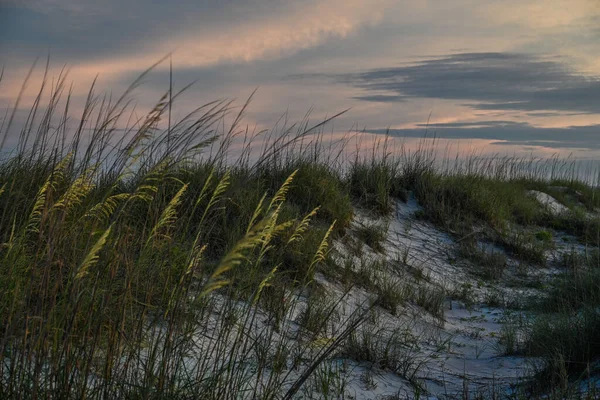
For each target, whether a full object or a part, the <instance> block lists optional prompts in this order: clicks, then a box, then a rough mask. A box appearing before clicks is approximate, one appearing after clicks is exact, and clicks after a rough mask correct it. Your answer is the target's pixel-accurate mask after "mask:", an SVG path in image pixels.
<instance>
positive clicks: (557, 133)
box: [367, 121, 600, 149]
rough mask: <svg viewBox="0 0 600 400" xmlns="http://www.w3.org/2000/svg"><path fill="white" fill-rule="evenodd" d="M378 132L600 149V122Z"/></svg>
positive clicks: (478, 124)
mask: <svg viewBox="0 0 600 400" xmlns="http://www.w3.org/2000/svg"><path fill="white" fill-rule="evenodd" d="M367 132H369V133H375V134H387V133H389V134H391V135H393V136H400V137H422V136H424V135H425V134H427V135H428V136H430V137H431V136H435V137H438V138H443V139H487V140H497V141H502V142H503V143H504V144H512V145H519V146H527V145H530V146H543V147H552V148H556V149H559V148H587V149H600V124H598V125H586V126H569V127H564V128H539V127H535V126H533V125H531V124H528V123H524V122H515V121H478V122H472V121H467V122H451V123H437V124H435V123H434V124H419V125H418V128H415V129H391V130H388V129H372V130H367Z"/></svg>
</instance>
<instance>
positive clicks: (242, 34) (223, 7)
mask: <svg viewBox="0 0 600 400" xmlns="http://www.w3.org/2000/svg"><path fill="white" fill-rule="evenodd" d="M169 53H172V62H173V68H174V82H175V86H176V87H183V86H184V85H186V84H188V83H190V82H192V81H196V83H195V84H194V86H193V87H192V88H191V89H190V90H189V91H188V92H187V94H186V95H185V96H184V97H182V99H181V100H179V103H178V105H179V107H180V109H181V112H182V113H183V111H184V110H186V109H190V108H191V107H192V106H198V105H200V104H202V103H205V102H207V101H210V100H215V99H220V98H236V99H238V102H239V103H243V101H244V100H245V99H246V98H247V96H249V95H250V93H251V92H252V91H253V90H254V89H255V88H257V87H258V92H257V94H256V96H255V98H254V99H253V101H252V103H251V107H250V110H249V112H248V114H247V117H246V120H245V121H246V123H247V124H249V125H257V126H258V127H268V126H270V125H272V124H273V123H274V122H275V121H276V120H277V118H278V117H279V116H280V115H281V114H282V113H284V112H285V111H286V110H288V111H289V114H290V118H291V119H300V118H301V117H302V116H303V115H304V114H305V113H306V111H307V110H308V109H310V108H312V109H313V110H314V111H313V112H312V114H311V115H312V120H314V121H318V120H319V119H322V118H324V117H325V116H327V115H332V114H335V113H336V112H338V111H341V110H343V109H346V108H351V111H350V112H348V113H347V114H345V115H344V116H343V117H341V118H339V119H338V120H337V121H336V122H335V127H334V128H332V129H335V130H336V131H337V130H339V131H343V130H348V129H351V128H352V127H355V128H356V127H357V128H358V129H363V128H364V129H365V130H366V132H368V133H372V134H380V133H384V132H385V131H386V129H387V128H391V132H392V134H393V135H398V136H406V137H420V136H422V135H423V134H424V131H425V127H427V126H428V129H429V132H430V133H433V132H434V133H435V135H436V136H438V137H440V138H448V139H461V140H466V141H471V142H472V143H479V144H481V145H484V146H487V147H488V148H489V149H493V151H501V152H511V151H519V152H523V151H535V152H537V153H540V154H551V153H553V152H559V153H561V154H568V153H573V155H574V156H580V157H587V158H599V156H600V0H568V1H567V0H421V1H404V0H172V1H165V0H161V1H158V0H102V1H99V0H0V66H3V67H4V78H3V80H2V82H1V83H0V110H1V111H2V113H1V115H4V109H5V108H6V107H8V106H10V105H11V104H12V103H13V102H14V100H15V98H16V96H17V94H18V91H19V89H20V87H21V84H22V82H23V78H24V76H25V74H26V72H27V70H28V69H29V67H30V66H31V65H32V63H33V61H34V60H35V59H36V57H40V59H42V60H45V58H46V56H47V55H48V54H50V58H51V67H52V74H53V75H54V76H57V75H58V72H59V71H60V69H61V68H62V67H63V66H64V65H67V66H68V67H69V68H70V72H69V80H71V81H73V82H74V89H73V94H74V97H75V98H76V99H83V98H84V97H85V95H86V93H87V90H88V86H89V84H90V83H91V81H92V80H93V78H94V77H95V76H96V74H99V88H100V89H101V90H103V91H104V90H105V91H112V92H114V93H118V92H119V91H122V90H124V88H125V87H126V86H127V85H128V84H129V83H130V82H131V81H132V80H133V79H135V77H136V75H138V74H139V73H140V72H142V71H143V70H144V69H146V68H147V67H148V66H150V65H152V64H153V63H154V62H156V61H157V60H159V59H161V58H162V57H164V56H165V55H166V54H169ZM44 63H45V61H43V62H40V65H41V64H44ZM168 70H169V63H168V62H165V63H162V64H161V65H159V66H158V67H157V69H156V71H154V72H153V73H152V75H151V76H150V77H149V78H148V80H147V82H146V83H145V84H144V85H143V86H142V87H141V88H140V89H138V91H137V97H136V98H137V100H138V102H139V103H140V106H141V107H143V106H149V105H150V104H152V103H153V102H155V101H156V100H157V99H158V98H159V97H160V95H161V94H162V93H164V92H165V90H166V89H167V88H168V78H169V73H168ZM36 71H37V72H36V75H35V76H34V78H35V79H40V78H41V74H42V72H43V68H42V67H40V68H38V69H37V70H36ZM35 79H34V80H33V81H32V83H31V85H30V86H31V88H34V87H35ZM33 92H34V91H33V89H31V90H29V91H28V92H27V93H26V96H25V98H24V101H23V102H22V104H21V107H22V108H23V109H24V110H25V109H26V108H27V106H28V105H31V103H32V101H33ZM74 103H76V102H74ZM76 107H77V106H76V105H75V106H74V108H75V109H76ZM428 121H429V123H428Z"/></svg>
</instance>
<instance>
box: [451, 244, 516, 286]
mask: <svg viewBox="0 0 600 400" xmlns="http://www.w3.org/2000/svg"><path fill="white" fill-rule="evenodd" d="M458 254H459V256H460V257H462V258H464V259H467V260H469V261H471V262H473V263H474V264H475V273H476V274H477V275H479V276H481V277H482V278H484V279H499V278H501V277H502V275H503V274H504V270H505V269H506V264H507V258H506V255H505V254H504V253H502V252H500V251H496V250H493V249H491V250H486V249H485V248H482V247H481V246H478V245H477V243H476V242H473V241H468V240H465V241H462V242H460V243H459V247H458Z"/></svg>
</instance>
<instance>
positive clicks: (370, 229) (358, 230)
mask: <svg viewBox="0 0 600 400" xmlns="http://www.w3.org/2000/svg"><path fill="white" fill-rule="evenodd" d="M387 230H388V228H387V226H386V225H385V224H383V223H378V222H374V223H366V224H363V225H360V226H357V227H355V228H354V234H355V235H356V237H357V239H358V240H360V241H361V242H362V243H365V244H366V245H367V246H369V247H370V248H371V249H373V250H374V251H376V252H378V253H381V252H383V251H384V244H385V241H386V235H387Z"/></svg>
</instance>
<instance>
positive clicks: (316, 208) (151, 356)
mask: <svg viewBox="0 0 600 400" xmlns="http://www.w3.org/2000/svg"><path fill="white" fill-rule="evenodd" d="M142 78H143V76H142V77H140V79H142ZM139 81H140V80H136V81H135V82H134V84H133V85H132V87H130V88H129V89H128V90H127V91H126V92H125V94H124V95H123V96H122V97H121V98H119V99H117V100H116V101H111V100H109V99H108V98H100V97H98V96H96V95H95V94H94V92H93V87H92V89H91V90H90V93H89V96H88V99H87V102H86V103H85V104H84V107H83V109H84V111H83V115H82V116H81V121H82V122H81V123H80V124H79V125H78V126H77V127H75V128H73V129H69V127H68V123H67V122H68V121H69V115H68V107H65V108H64V111H60V109H59V106H58V104H60V101H61V96H62V94H63V93H64V92H65V76H61V77H60V79H59V80H58V83H57V85H55V86H53V88H52V92H51V93H50V97H51V99H52V100H51V103H50V104H49V105H48V106H47V107H45V108H43V109H42V107H41V106H40V103H39V102H36V103H35V104H34V106H33V109H32V111H31V113H30V114H29V117H28V118H29V119H28V120H27V121H26V122H25V124H24V126H23V127H21V128H19V129H20V130H21V133H20V135H19V136H18V142H17V144H16V145H15V146H14V148H11V149H8V150H10V151H9V152H8V153H7V154H5V155H3V158H2V160H0V246H1V250H0V287H1V288H2V291H1V295H0V319H1V320H2V321H3V324H2V326H1V327H0V397H2V398H148V397H153V398H190V397H196V398H206V399H211V398H212V399H224V398H237V397H238V395H239V394H240V393H244V395H243V396H244V397H247V398H259V397H260V398H274V397H277V398H280V397H283V398H289V397H291V396H293V395H294V393H296V392H298V391H299V390H300V388H301V387H302V385H303V384H304V382H306V381H307V380H308V378H309V377H310V376H311V374H313V372H314V371H315V370H316V369H317V367H318V365H320V363H322V362H323V361H324V360H325V359H326V358H327V357H328V355H330V354H331V353H332V352H333V350H334V349H335V348H337V347H339V346H340V345H341V343H342V342H343V340H344V339H345V338H346V337H347V336H348V335H349V334H350V333H351V332H352V331H353V330H354V329H356V327H357V326H358V325H360V323H361V321H362V319H363V318H364V311H362V310H358V311H357V313H355V314H353V315H352V316H350V317H348V318H349V319H348V320H347V321H341V322H340V323H339V324H332V322H331V321H330V320H333V319H334V318H335V316H334V314H333V313H326V314H321V315H320V316H319V317H318V320H319V323H323V324H330V325H331V326H333V328H331V329H333V330H334V331H333V332H330V334H331V335H333V336H335V338H336V340H334V341H332V342H327V343H326V344H325V345H323V346H320V347H318V348H316V349H315V348H314V346H312V345H311V343H310V341H305V340H291V339H290V338H291V337H293V335H292V334H291V333H290V330H291V329H292V325H293V324H292V321H291V320H290V313H292V311H293V310H294V309H295V308H297V307H298V305H299V304H300V303H301V302H302V301H303V300H302V296H301V294H302V292H303V291H304V290H305V289H306V287H309V286H311V285H314V284H313V282H312V277H313V276H314V273H315V271H317V270H318V269H319V268H322V267H323V266H324V265H325V262H326V260H327V257H328V246H329V241H330V239H331V238H332V237H333V236H334V235H338V234H339V232H343V230H344V228H345V227H346V226H347V225H348V223H349V221H350V219H351V217H352V207H351V203H350V198H349V194H348V193H347V191H346V190H345V185H344V182H343V179H342V178H341V177H340V176H339V175H338V173H337V172H336V170H335V169H334V168H333V167H332V165H328V164H326V163H318V162H310V161H309V158H307V157H308V156H307V154H306V153H305V152H299V153H294V152H293V151H291V150H290V148H291V147H292V146H293V144H294V143H296V141H300V140H301V139H302V138H303V137H304V136H306V135H307V134H309V133H312V132H313V131H314V129H311V128H308V127H305V128H303V129H301V130H300V131H299V132H298V133H297V136H293V137H292V135H293V134H292V133H290V132H291V131H286V132H283V134H282V135H281V136H280V138H281V140H283V142H282V143H281V144H280V145H278V144H275V145H272V146H270V147H268V148H266V149H265V150H264V151H263V153H262V155H261V156H260V157H259V158H258V160H257V161H255V162H253V163H250V162H249V161H248V159H247V158H246V155H247V152H248V151H249V150H248V149H249V147H246V148H245V149H244V150H243V152H242V155H241V156H240V157H239V158H238V159H237V161H235V162H233V163H229V164H228V163H227V162H225V160H226V158H227V157H226V155H227V152H228V150H227V149H228V146H229V144H230V143H231V142H232V141H233V140H234V138H236V137H238V136H239V135H240V134H242V133H243V132H244V131H243V130H240V129H239V128H238V124H239V121H240V119H241V116H242V114H243V111H244V109H245V106H244V107H243V108H242V110H241V111H240V112H239V113H238V114H237V117H236V118H235V119H234V122H233V124H232V126H231V127H230V128H229V129H228V130H225V131H223V132H221V131H219V129H218V127H219V126H224V125H225V124H224V120H223V118H224V116H225V115H227V114H229V113H230V112H231V111H232V109H231V105H230V103H226V102H213V103H209V104H207V105H204V106H202V107H200V108H198V109H197V110H195V111H194V112H192V113H191V114H189V115H187V116H186V117H184V119H182V120H181V121H173V123H171V121H170V118H166V116H167V114H170V110H171V107H172V104H173V103H172V99H175V98H177V96H178V93H172V88H170V90H169V92H167V93H166V94H165V95H164V96H162V98H161V99H160V100H159V101H158V102H157V103H156V104H155V106H154V107H153V108H152V109H151V110H150V111H149V112H148V113H147V114H146V115H145V116H143V117H142V118H139V119H137V120H135V122H134V123H133V124H128V123H127V119H128V118H129V119H130V120H132V119H135V118H134V117H135V114H134V113H132V114H131V116H127V115H126V110H127V106H128V104H129V96H130V94H131V91H132V90H133V89H134V88H135V87H136V86H137V85H138V84H139ZM43 92H44V87H43V88H42V90H41V92H40V97H41V96H42V94H43ZM66 96H67V98H66V99H64V103H65V104H68V103H69V101H70V100H71V99H70V97H69V95H66ZM40 115H42V118H41V119H38V116H40ZM12 120H13V119H12V118H11V119H10V121H12ZM167 120H168V121H169V122H168V124H166V123H165V122H166V121H167ZM120 124H123V125H125V126H127V128H125V129H124V130H123V129H122V128H121V126H123V125H120ZM57 126H58V128H56V127H57ZM319 126H321V125H320V124H317V126H316V128H318V127H319ZM313 128H315V127H313ZM0 129H2V131H1V132H0V135H1V136H2V137H4V138H5V139H6V138H7V137H10V135H12V134H14V132H15V127H13V126H11V123H7V124H3V125H2V128H0ZM5 141H6V140H3V143H4V142H5ZM248 146H250V144H248ZM290 151H291V152H290ZM293 154H295V155H293ZM313 314H314V313H313ZM314 318H316V317H312V319H314ZM299 360H304V361H302V362H300V361H299ZM249 364H252V365H253V367H252V368H249V367H248V365H249ZM290 365H296V367H295V368H296V369H297V370H298V368H300V369H299V373H298V374H295V375H293V376H292V377H290V374H289V368H290Z"/></svg>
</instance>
